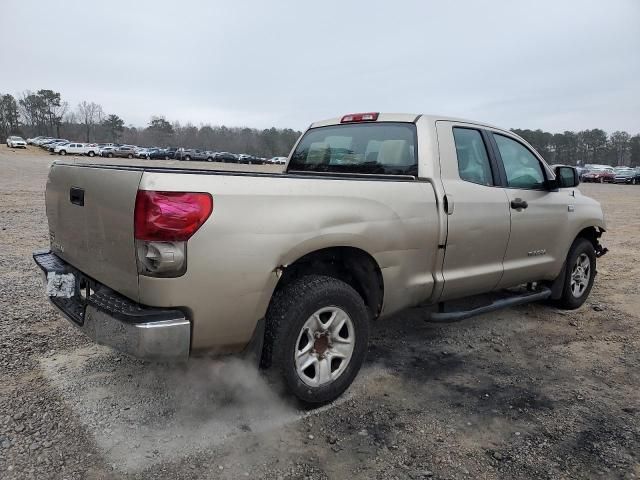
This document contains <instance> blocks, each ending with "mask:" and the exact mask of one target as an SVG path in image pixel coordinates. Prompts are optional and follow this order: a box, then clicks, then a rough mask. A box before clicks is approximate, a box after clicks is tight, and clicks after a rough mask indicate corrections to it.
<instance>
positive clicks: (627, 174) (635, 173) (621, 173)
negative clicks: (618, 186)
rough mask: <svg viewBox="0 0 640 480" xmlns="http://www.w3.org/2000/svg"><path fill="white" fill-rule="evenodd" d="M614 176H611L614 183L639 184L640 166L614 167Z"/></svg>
mask: <svg viewBox="0 0 640 480" xmlns="http://www.w3.org/2000/svg"><path fill="white" fill-rule="evenodd" d="M615 171H616V176H615V177H613V182H614V183H628V184H631V185H638V184H640V167H639V168H616V169H615Z"/></svg>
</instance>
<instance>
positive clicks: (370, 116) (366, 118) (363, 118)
mask: <svg viewBox="0 0 640 480" xmlns="http://www.w3.org/2000/svg"><path fill="white" fill-rule="evenodd" d="M378 115H379V114H378V112H369V113H351V114H349V115H345V116H344V117H342V120H340V123H352V122H375V121H376V120H378Z"/></svg>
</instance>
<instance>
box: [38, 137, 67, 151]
mask: <svg viewBox="0 0 640 480" xmlns="http://www.w3.org/2000/svg"><path fill="white" fill-rule="evenodd" d="M68 143H69V142H67V141H66V140H62V141H58V142H49V143H46V144H43V145H42V148H44V149H45V150H47V151H48V152H50V153H54V151H55V149H56V148H57V147H59V146H60V145H66V144H68Z"/></svg>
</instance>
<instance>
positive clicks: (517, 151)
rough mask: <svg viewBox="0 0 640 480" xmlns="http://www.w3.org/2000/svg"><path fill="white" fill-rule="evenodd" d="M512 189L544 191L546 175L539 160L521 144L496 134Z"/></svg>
mask: <svg viewBox="0 0 640 480" xmlns="http://www.w3.org/2000/svg"><path fill="white" fill-rule="evenodd" d="M493 137H494V138H495V140H496V143H497V144H498V150H499V151H500V156H501V157H502V163H503V164H504V170H505V173H506V174H507V186H508V187H511V188H525V189H542V188H544V173H543V172H542V166H541V165H540V162H539V161H538V159H537V158H536V157H535V156H534V155H533V153H531V152H530V151H529V149H528V148H526V147H525V146H524V145H522V144H521V143H520V142H516V141H515V140H512V139H511V138H509V137H505V136H503V135H498V134H494V135H493Z"/></svg>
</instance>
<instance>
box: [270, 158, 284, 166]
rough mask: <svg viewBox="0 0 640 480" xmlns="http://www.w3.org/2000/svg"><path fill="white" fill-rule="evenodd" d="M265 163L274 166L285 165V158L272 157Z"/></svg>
mask: <svg viewBox="0 0 640 480" xmlns="http://www.w3.org/2000/svg"><path fill="white" fill-rule="evenodd" d="M267 163H272V164H274V165H284V164H285V163H287V157H272V158H270V159H269V160H267Z"/></svg>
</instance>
